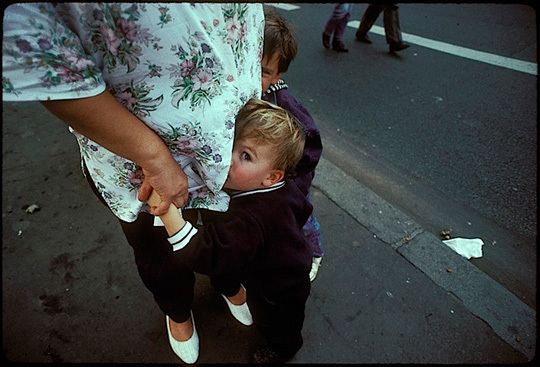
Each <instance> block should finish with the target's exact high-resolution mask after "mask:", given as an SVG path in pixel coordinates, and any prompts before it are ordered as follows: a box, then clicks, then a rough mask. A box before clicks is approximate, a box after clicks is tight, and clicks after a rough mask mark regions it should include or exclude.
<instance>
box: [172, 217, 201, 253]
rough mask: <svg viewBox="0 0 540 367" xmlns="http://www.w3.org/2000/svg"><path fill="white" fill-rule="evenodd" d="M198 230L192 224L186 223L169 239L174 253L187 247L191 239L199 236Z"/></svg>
mask: <svg viewBox="0 0 540 367" xmlns="http://www.w3.org/2000/svg"><path fill="white" fill-rule="evenodd" d="M197 232H198V230H197V228H195V227H193V225H192V224H191V223H190V222H187V221H186V224H185V225H184V226H183V227H182V229H180V230H179V231H178V232H176V234H174V235H172V236H171V237H169V238H168V239H167V240H168V241H169V243H170V244H171V246H172V248H173V251H178V250H181V249H183V248H184V247H186V246H187V244H188V243H189V241H190V240H191V237H193V236H195V235H196V234H197Z"/></svg>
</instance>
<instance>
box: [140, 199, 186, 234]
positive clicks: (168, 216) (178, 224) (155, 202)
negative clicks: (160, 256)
mask: <svg viewBox="0 0 540 367" xmlns="http://www.w3.org/2000/svg"><path fill="white" fill-rule="evenodd" d="M146 202H147V203H148V205H150V210H151V211H152V214H154V215H156V214H155V213H156V208H157V207H158V206H159V205H160V204H161V203H162V200H161V197H160V196H159V195H158V193H157V192H156V191H154V190H153V191H152V192H151V193H150V197H149V198H148V200H147V201H146ZM159 218H160V219H161V221H162V222H163V224H164V225H165V229H166V230H167V233H168V234H169V236H173V235H174V234H176V233H177V232H178V231H179V230H181V229H182V227H184V225H185V224H186V222H185V221H184V218H183V217H182V215H181V214H180V212H179V211H178V209H177V208H176V206H175V205H174V204H172V203H171V204H170V205H169V210H168V211H166V212H165V213H164V214H161V215H159Z"/></svg>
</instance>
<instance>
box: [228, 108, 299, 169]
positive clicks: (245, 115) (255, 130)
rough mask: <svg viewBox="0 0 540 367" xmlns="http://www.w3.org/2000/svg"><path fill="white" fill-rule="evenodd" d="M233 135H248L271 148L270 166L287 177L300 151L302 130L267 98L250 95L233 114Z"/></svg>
mask: <svg viewBox="0 0 540 367" xmlns="http://www.w3.org/2000/svg"><path fill="white" fill-rule="evenodd" d="M235 129H236V130H235V139H243V138H251V139H255V140H256V141H257V142H258V143H261V144H268V145H270V146H271V147H272V148H273V150H272V151H273V152H275V159H274V167H273V168H274V169H279V170H283V171H284V172H285V175H286V176H287V177H292V176H294V169H295V167H296V165H297V164H298V162H299V161H300V159H301V158H302V154H303V152H304V144H305V140H306V137H305V133H304V131H303V130H302V127H301V126H300V124H299V123H298V122H297V121H296V119H295V118H294V117H293V116H292V115H291V114H290V113H288V112H287V111H286V110H284V109H283V108H281V107H279V106H276V105H274V104H272V103H270V102H266V101H263V100H260V99H257V98H251V99H250V100H249V101H247V103H246V104H245V105H244V107H242V109H241V110H240V111H239V112H238V115H237V116H236V127H235Z"/></svg>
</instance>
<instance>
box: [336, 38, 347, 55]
mask: <svg viewBox="0 0 540 367" xmlns="http://www.w3.org/2000/svg"><path fill="white" fill-rule="evenodd" d="M332 50H334V51H337V52H349V49H348V48H347V47H345V44H344V43H343V42H342V41H341V40H340V39H336V38H334V39H333V40H332Z"/></svg>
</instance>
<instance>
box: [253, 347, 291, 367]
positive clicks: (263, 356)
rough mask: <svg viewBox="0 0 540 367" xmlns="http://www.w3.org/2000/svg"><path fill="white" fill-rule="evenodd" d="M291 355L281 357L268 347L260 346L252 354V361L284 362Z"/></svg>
mask: <svg viewBox="0 0 540 367" xmlns="http://www.w3.org/2000/svg"><path fill="white" fill-rule="evenodd" d="M291 358H292V356H291V357H283V356H280V355H279V354H277V353H276V352H274V351H273V350H272V349H270V348H268V347H262V348H260V349H259V350H257V351H256V352H255V353H254V354H253V361H254V362H255V363H266V364H272V363H284V362H287V361H288V360H289V359H291Z"/></svg>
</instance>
